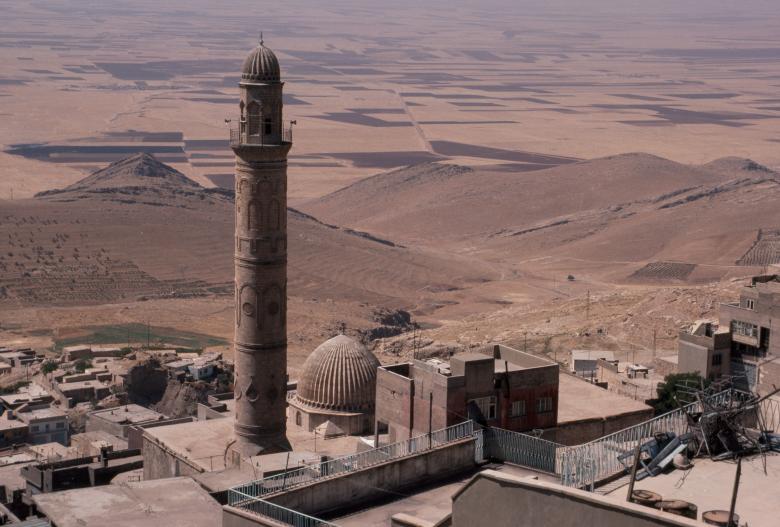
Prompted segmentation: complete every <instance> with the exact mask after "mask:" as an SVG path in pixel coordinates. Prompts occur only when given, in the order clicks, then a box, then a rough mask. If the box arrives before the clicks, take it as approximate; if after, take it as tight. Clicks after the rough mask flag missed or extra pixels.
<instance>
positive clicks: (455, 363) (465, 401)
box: [376, 345, 559, 442]
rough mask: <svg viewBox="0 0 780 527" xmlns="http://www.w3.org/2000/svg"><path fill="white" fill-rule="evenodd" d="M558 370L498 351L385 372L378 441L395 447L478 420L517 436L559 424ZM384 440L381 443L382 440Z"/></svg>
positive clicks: (381, 371)
mask: <svg viewBox="0 0 780 527" xmlns="http://www.w3.org/2000/svg"><path fill="white" fill-rule="evenodd" d="M558 382H559V380H558V365H557V364H556V363H554V362H552V361H549V360H546V359H542V358H540V357H536V356H533V355H530V354H528V353H523V352H522V351H518V350H516V349H513V348H510V347H507V346H503V345H495V346H492V347H489V348H486V349H485V350H483V352H482V353H460V354H457V355H454V356H453V357H452V358H451V359H450V362H449V363H446V362H444V361H440V360H437V359H433V360H428V361H421V360H414V361H412V362H410V363H404V364H397V365H393V366H383V367H381V368H379V371H378V375H377V389H376V393H377V395H376V400H377V403H376V404H377V406H376V423H377V424H376V431H377V436H378V434H380V433H384V432H385V431H387V433H388V440H389V441H390V442H394V441H400V440H403V439H407V438H410V437H413V436H416V435H421V434H425V433H428V432H429V430H439V429H442V428H446V427H448V426H452V425H454V424H456V423H459V422H461V421H465V420H467V419H474V420H475V421H477V422H482V423H484V424H487V425H490V426H496V427H499V428H505V429H508V430H514V431H523V430H532V429H535V428H552V427H555V426H556V424H557V419H558V417H557V416H558ZM377 440H378V437H377Z"/></svg>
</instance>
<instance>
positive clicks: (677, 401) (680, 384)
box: [650, 372, 710, 415]
mask: <svg viewBox="0 0 780 527" xmlns="http://www.w3.org/2000/svg"><path fill="white" fill-rule="evenodd" d="M709 384H710V381H709V380H707V379H705V378H703V377H702V376H701V375H699V373H698V372H695V373H670V374H669V375H667V376H666V377H664V381H663V382H660V383H658V386H657V387H656V395H657V398H655V399H652V400H651V401H650V405H651V406H652V407H653V408H655V415H661V414H665V413H666V412H671V411H672V410H676V409H677V408H679V407H680V406H683V405H686V404H688V403H692V402H693V397H692V396H691V393H690V392H691V391H692V390H700V389H702V388H706V387H707V386H709Z"/></svg>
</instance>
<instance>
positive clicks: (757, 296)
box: [677, 274, 780, 390]
mask: <svg viewBox="0 0 780 527" xmlns="http://www.w3.org/2000/svg"><path fill="white" fill-rule="evenodd" d="M718 319H719V321H718V323H714V322H708V321H699V322H696V323H695V324H694V325H693V326H692V327H691V329H690V330H688V331H683V332H681V333H680V335H679V340H678V348H677V365H678V371H679V372H680V373H686V372H690V373H692V372H698V373H699V374H701V375H702V376H704V377H707V378H710V379H716V378H719V377H721V376H724V375H731V376H734V380H735V382H736V383H737V384H738V385H739V386H740V387H741V388H743V389H753V390H755V389H757V388H758V387H759V385H760V384H761V382H762V379H763V382H765V383H768V384H769V385H771V384H773V383H777V382H778V381H780V364H778V359H779V358H780V339H777V338H772V327H773V325H776V324H774V320H776V319H780V275H778V274H771V275H764V276H756V277H753V279H752V280H751V283H750V285H747V286H745V287H743V288H742V291H741V292H740V295H739V301H738V302H728V303H723V304H721V305H720V307H719V312H718ZM770 381H771V382H770Z"/></svg>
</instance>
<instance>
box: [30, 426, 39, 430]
mask: <svg viewBox="0 0 780 527" xmlns="http://www.w3.org/2000/svg"><path fill="white" fill-rule="evenodd" d="M37 431H38V425H32V426H31V427H30V432H37Z"/></svg>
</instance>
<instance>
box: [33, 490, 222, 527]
mask: <svg viewBox="0 0 780 527" xmlns="http://www.w3.org/2000/svg"><path fill="white" fill-rule="evenodd" d="M33 500H34V501H35V504H36V505H37V506H38V510H39V511H41V512H42V513H43V514H45V515H46V516H47V517H48V518H49V519H50V520H51V521H52V522H53V523H54V524H56V525H57V527H104V526H105V525H111V526H112V527H136V526H138V525H143V526H144V527H214V526H215V525H222V507H220V505H219V504H218V503H217V502H216V501H215V500H214V499H212V498H211V496H209V494H208V493H207V492H206V491H205V490H203V489H202V488H201V487H200V485H198V484H197V483H195V481H194V480H192V479H191V478H170V479H156V480H151V481H141V482H131V483H126V484H123V485H103V486H100V487H89V488H84V489H76V490H66V491H62V492H51V493H46V494H36V495H35V496H34V497H33Z"/></svg>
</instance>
